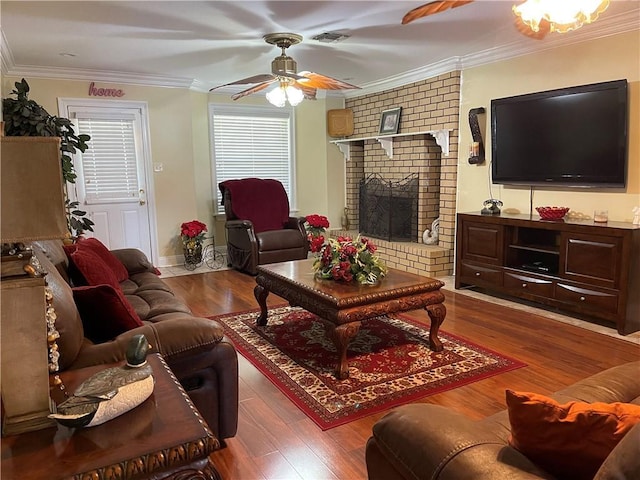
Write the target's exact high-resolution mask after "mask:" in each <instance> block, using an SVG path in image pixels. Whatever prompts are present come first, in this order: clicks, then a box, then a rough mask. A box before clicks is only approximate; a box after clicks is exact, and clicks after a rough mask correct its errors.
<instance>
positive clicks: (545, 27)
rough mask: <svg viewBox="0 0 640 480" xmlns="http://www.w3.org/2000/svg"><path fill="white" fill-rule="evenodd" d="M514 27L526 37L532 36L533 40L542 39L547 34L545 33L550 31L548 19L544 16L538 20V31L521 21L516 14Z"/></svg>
mask: <svg viewBox="0 0 640 480" xmlns="http://www.w3.org/2000/svg"><path fill="white" fill-rule="evenodd" d="M514 23H515V25H516V29H518V31H519V32H520V33H521V34H523V35H526V36H527V37H530V38H533V39H534V40H542V39H543V38H544V37H546V36H547V33H549V32H550V31H551V25H550V24H549V21H548V20H545V19H544V18H543V19H542V20H541V21H540V25H539V26H538V31H537V32H534V31H533V30H532V29H531V27H530V26H529V25H527V24H526V23H524V22H523V21H522V18H520V17H518V16H516V19H515V22H514Z"/></svg>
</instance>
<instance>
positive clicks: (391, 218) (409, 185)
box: [358, 174, 418, 242]
mask: <svg viewBox="0 0 640 480" xmlns="http://www.w3.org/2000/svg"><path fill="white" fill-rule="evenodd" d="M358 213H359V219H360V233H361V234H363V235H367V236H370V237H374V238H380V239H383V240H388V241H400V242H402V241H410V242H417V241H418V174H413V175H409V176H408V177H406V178H404V179H403V180H400V181H397V182H392V181H390V180H385V179H383V178H382V177H381V176H380V175H378V174H370V175H368V176H367V177H366V178H364V179H362V180H361V181H360V206H359V212H358Z"/></svg>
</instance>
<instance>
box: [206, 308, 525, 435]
mask: <svg viewBox="0 0 640 480" xmlns="http://www.w3.org/2000/svg"><path fill="white" fill-rule="evenodd" d="M258 315H259V310H251V311H249V312H244V313H234V314H230V315H221V316H217V317H212V318H213V319H214V320H217V321H218V322H220V323H221V324H222V325H224V328H225V333H226V335H227V336H228V337H229V338H230V339H231V340H232V341H233V343H234V345H235V346H236V348H237V349H238V351H239V352H240V353H241V354H242V356H244V357H245V358H247V360H249V361H250V362H251V363H252V364H253V365H254V366H255V367H256V368H257V369H258V370H260V371H261V372H262V373H263V374H264V375H266V376H267V377H268V378H269V379H270V380H271V381H272V382H273V383H274V384H275V385H276V386H277V387H278V388H279V389H280V390H281V391H282V392H283V393H284V394H285V395H286V396H287V397H289V398H290V399H291V401H293V402H294V403H295V404H296V405H297V406H298V408H300V409H301V410H302V411H303V412H304V413H305V414H306V415H307V416H309V417H310V418H311V419H312V420H313V421H314V422H315V423H316V424H318V426H319V427H320V428H321V429H323V430H327V429H329V428H333V427H336V426H338V425H342V424H344V423H347V422H351V421H353V420H355V419H357V418H361V417H364V416H367V415H371V414H373V413H376V412H379V411H382V410H386V409H388V408H390V407H392V406H395V405H399V404H403V403H409V402H411V401H412V400H415V399H417V398H421V397H425V396H427V395H433V394H434V393H438V392H442V391H444V390H450V389H453V388H456V387H459V386H461V385H466V384H469V383H472V382H475V381H478V380H480V379H483V378H487V377H490V376H492V375H496V374H499V373H503V372H506V371H509V370H513V369H515V368H520V367H522V366H524V364H523V363H521V362H519V361H517V360H514V359H511V358H508V357H505V356H504V355H500V354H498V353H496V352H493V351H491V350H488V349H486V348H483V347H480V346H479V345H476V344H473V343H471V342H469V341H468V340H464V339H462V338H460V337H457V336H454V335H451V334H448V333H446V332H443V331H442V330H441V331H440V334H439V337H440V340H441V341H442V344H443V345H444V351H442V352H432V351H431V350H429V324H428V322H425V323H424V324H423V323H421V322H416V321H415V320H412V319H411V318H409V317H407V316H404V315H397V316H395V317H393V318H392V317H389V316H382V317H378V318H375V319H371V320H367V321H365V322H362V326H361V327H360V331H359V332H358V335H357V336H356V337H355V338H354V339H353V340H352V341H351V343H350V344H349V350H348V360H349V378H348V379H346V380H337V379H336V377H335V375H334V370H335V367H336V360H337V353H336V349H335V347H334V346H333V343H332V342H331V340H330V339H329V337H328V335H327V331H326V328H327V327H326V326H325V324H324V323H323V322H322V321H321V320H320V319H318V317H317V316H315V315H313V314H312V313H309V312H307V311H305V310H302V309H300V308H292V307H289V306H283V307H277V308H270V309H269V317H268V318H269V321H268V324H267V326H266V327H258V326H256V318H257V317H258ZM425 317H426V314H425Z"/></svg>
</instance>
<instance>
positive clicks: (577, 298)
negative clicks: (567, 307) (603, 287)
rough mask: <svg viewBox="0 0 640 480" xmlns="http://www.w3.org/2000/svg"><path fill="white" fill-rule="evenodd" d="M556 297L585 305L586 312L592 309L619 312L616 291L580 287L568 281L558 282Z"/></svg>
mask: <svg viewBox="0 0 640 480" xmlns="http://www.w3.org/2000/svg"><path fill="white" fill-rule="evenodd" d="M555 298H556V299H557V300H560V301H563V302H570V303H575V304H576V305H579V306H584V308H585V312H586V313H588V311H589V310H590V309H595V310H600V311H603V312H609V313H617V312H618V295H617V294H616V293H608V292H604V291H598V290H591V289H586V288H580V287H576V286H574V285H567V284H566V283H557V284H556V292H555Z"/></svg>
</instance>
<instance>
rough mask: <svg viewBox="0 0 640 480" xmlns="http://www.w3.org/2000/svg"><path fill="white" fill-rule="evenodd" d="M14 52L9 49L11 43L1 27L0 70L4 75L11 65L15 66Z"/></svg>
mask: <svg viewBox="0 0 640 480" xmlns="http://www.w3.org/2000/svg"><path fill="white" fill-rule="evenodd" d="M14 64H15V63H14V60H13V54H12V53H11V50H10V49H9V43H8V42H7V38H6V37H5V36H4V30H2V29H1V28H0V68H1V69H2V70H0V71H1V72H2V74H3V75H4V74H5V73H6V72H7V70H8V69H9V67H11V66H13V65H14Z"/></svg>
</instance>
